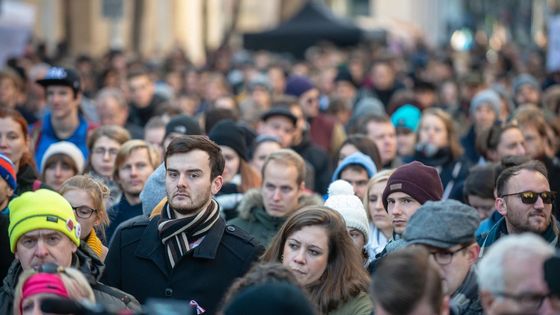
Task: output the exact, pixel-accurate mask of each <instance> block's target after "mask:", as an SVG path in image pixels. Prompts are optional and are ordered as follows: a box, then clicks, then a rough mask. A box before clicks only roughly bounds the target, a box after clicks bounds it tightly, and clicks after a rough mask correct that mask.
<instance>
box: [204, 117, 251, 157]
mask: <svg viewBox="0 0 560 315" xmlns="http://www.w3.org/2000/svg"><path fill="white" fill-rule="evenodd" d="M208 138H210V140H212V141H214V142H215V143H216V144H217V145H223V146H226V147H230V148H232V149H233V150H234V151H235V152H237V154H239V157H240V158H242V159H243V160H245V161H247V142H246V141H245V133H244V132H243V129H241V127H239V126H238V125H237V124H236V123H235V122H234V121H233V120H230V119H226V120H222V121H220V122H219V123H217V124H216V125H214V127H213V128H212V130H210V133H209V134H208Z"/></svg>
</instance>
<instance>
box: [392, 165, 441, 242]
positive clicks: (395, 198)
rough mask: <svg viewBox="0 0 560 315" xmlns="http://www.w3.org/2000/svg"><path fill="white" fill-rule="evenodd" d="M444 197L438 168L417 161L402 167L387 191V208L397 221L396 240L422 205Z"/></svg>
mask: <svg viewBox="0 0 560 315" xmlns="http://www.w3.org/2000/svg"><path fill="white" fill-rule="evenodd" d="M442 196H443V185H442V184H441V179H440V178H439V175H438V172H437V170H436V169H435V168H433V167H431V166H426V165H424V164H422V163H420V162H417V161H414V162H412V163H408V164H404V165H402V166H400V167H398V168H397V169H396V170H395V172H394V173H393V174H392V175H391V177H389V180H388V181H387V186H385V190H384V191H383V205H384V206H385V210H387V212H388V213H389V215H390V216H391V218H392V220H393V237H394V238H395V239H398V238H400V235H401V234H402V233H403V232H404V230H405V228H406V224H407V223H408V220H409V219H410V217H411V216H412V215H413V214H414V213H415V212H416V210H417V209H418V208H420V206H421V205H423V204H424V203H425V202H426V201H429V200H431V201H438V200H441V198H442Z"/></svg>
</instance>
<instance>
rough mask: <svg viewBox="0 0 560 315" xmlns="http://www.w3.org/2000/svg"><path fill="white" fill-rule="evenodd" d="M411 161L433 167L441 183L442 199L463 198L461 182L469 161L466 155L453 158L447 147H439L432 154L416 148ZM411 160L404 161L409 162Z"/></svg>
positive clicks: (466, 172) (463, 180)
mask: <svg viewBox="0 0 560 315" xmlns="http://www.w3.org/2000/svg"><path fill="white" fill-rule="evenodd" d="M411 161H419V162H422V163H424V164H426V165H428V166H432V167H435V168H436V169H437V171H438V174H439V178H440V179H441V183H442V185H443V199H448V198H449V199H455V200H459V201H462V200H463V184H464V182H465V179H466V178H467V176H468V175H469V168H470V166H471V163H470V161H469V159H467V158H466V157H464V156H463V157H461V158H459V159H456V160H455V159H453V155H452V154H451V150H450V149H449V148H445V149H439V150H437V152H435V153H434V154H433V155H430V156H428V155H426V154H425V153H424V152H423V151H419V150H416V151H415V152H414V156H413V157H412V159H411ZM411 161H406V162H407V163H408V162H411Z"/></svg>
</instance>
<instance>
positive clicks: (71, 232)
mask: <svg viewBox="0 0 560 315" xmlns="http://www.w3.org/2000/svg"><path fill="white" fill-rule="evenodd" d="M9 208H10V226H9V227H8V234H9V237H10V250H11V251H12V252H13V253H14V255H15V258H16V259H15V260H14V261H13V263H12V265H11V267H10V269H9V271H8V274H7V275H6V278H5V279H4V282H3V286H2V287H1V288H0V314H12V307H13V305H12V303H13V299H14V295H15V288H16V285H17V281H18V278H19V276H20V275H21V273H22V272H24V271H26V270H29V269H32V268H37V267H39V266H41V265H42V264H44V263H55V264H57V265H59V266H62V267H73V268H76V269H78V270H80V272H82V273H83V274H84V275H85V276H86V279H88V282H89V284H90V285H91V287H92V289H93V293H94V295H95V300H96V302H97V303H99V304H101V305H103V306H105V307H107V308H109V309H111V310H115V311H116V310H121V309H123V308H126V307H128V308H131V309H133V310H138V309H139V308H140V304H139V303H138V301H137V300H136V299H135V298H134V297H133V296H131V295H129V294H126V293H125V292H122V291H120V290H118V289H115V288H112V287H109V286H106V285H104V284H102V283H100V282H99V281H98V279H99V278H100V277H101V273H102V271H103V268H104V265H103V263H102V262H101V261H100V260H99V259H98V258H97V256H96V255H95V254H94V253H93V251H92V250H91V249H90V248H89V246H88V245H87V244H85V243H83V242H80V237H79V236H80V224H79V223H78V221H77V220H76V216H75V214H74V211H73V210H72V206H71V205H70V204H69V203H68V201H66V199H64V197H62V196H61V195H60V194H59V193H57V192H54V191H52V190H48V189H39V190H37V191H33V192H26V193H24V194H22V195H21V196H19V197H17V198H14V199H13V200H12V201H11V202H10V204H9Z"/></svg>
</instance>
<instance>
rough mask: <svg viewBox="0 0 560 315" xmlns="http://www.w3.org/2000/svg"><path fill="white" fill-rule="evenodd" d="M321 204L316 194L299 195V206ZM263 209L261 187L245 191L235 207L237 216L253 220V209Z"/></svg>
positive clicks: (321, 201)
mask: <svg viewBox="0 0 560 315" xmlns="http://www.w3.org/2000/svg"><path fill="white" fill-rule="evenodd" d="M318 205H323V199H321V197H320V196H319V195H317V194H311V195H310V194H306V193H305V194H302V195H301V197H299V207H300V208H302V207H305V206H318ZM259 208H262V209H264V201H263V197H262V193H261V189H260V188H257V189H251V190H248V191H247V192H246V193H245V196H243V199H241V202H239V206H238V207H237V212H238V213H239V217H240V218H241V219H244V220H248V221H255V220H256V218H255V211H256V209H259Z"/></svg>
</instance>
